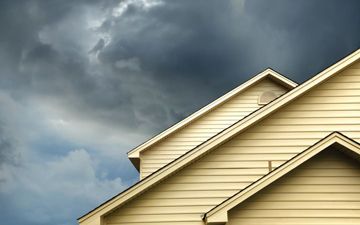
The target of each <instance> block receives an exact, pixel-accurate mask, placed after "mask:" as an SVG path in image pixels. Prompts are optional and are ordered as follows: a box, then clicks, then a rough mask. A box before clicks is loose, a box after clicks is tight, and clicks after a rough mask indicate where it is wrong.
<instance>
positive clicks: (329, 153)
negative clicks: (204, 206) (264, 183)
mask: <svg viewBox="0 0 360 225" xmlns="http://www.w3.org/2000/svg"><path fill="white" fill-rule="evenodd" d="M227 224H228V225H235V224H244V225H262V224H264V225H299V224H301V225H307V224H311V225H314V224H321V225H325V224H343V225H346V224H360V164H359V162H358V161H355V160H354V159H352V158H349V156H347V155H345V154H344V153H342V152H339V151H334V150H326V151H325V152H322V153H320V154H319V155H318V156H315V157H314V158H313V159H310V160H309V161H308V162H305V163H304V164H303V165H301V166H300V167H298V168H296V169H295V170H294V171H292V172H290V173H289V174H287V175H286V176H285V177H283V178H281V179H280V180H278V181H276V182H275V183H273V184H271V185H270V186H269V187H267V188H265V189H264V190H262V191H260V192H258V193H257V194H256V195H255V196H253V197H251V198H250V199H248V200H247V201H245V202H243V203H242V204H240V205H239V206H237V207H235V208H234V209H232V210H230V212H229V222H228V223H227Z"/></svg>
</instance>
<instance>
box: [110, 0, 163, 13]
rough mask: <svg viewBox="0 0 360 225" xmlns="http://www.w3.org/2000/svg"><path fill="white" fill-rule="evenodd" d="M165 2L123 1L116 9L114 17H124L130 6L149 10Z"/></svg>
mask: <svg viewBox="0 0 360 225" xmlns="http://www.w3.org/2000/svg"><path fill="white" fill-rule="evenodd" d="M162 3H163V2H162V1H159V0H125V1H121V2H120V3H119V5H118V7H116V8H114V9H113V11H112V15H113V16H114V17H120V16H122V15H123V14H124V13H125V12H126V10H127V9H128V8H129V7H130V6H136V7H139V8H141V9H143V10H148V9H150V8H152V7H155V6H158V5H161V4H162Z"/></svg>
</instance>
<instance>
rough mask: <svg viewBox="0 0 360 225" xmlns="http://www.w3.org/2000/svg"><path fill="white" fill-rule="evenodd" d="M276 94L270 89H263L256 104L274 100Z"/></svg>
mask: <svg viewBox="0 0 360 225" xmlns="http://www.w3.org/2000/svg"><path fill="white" fill-rule="evenodd" d="M276 97H277V96H276V94H275V93H274V92H272V91H265V92H263V93H261V94H260V96H259V99H258V104H259V105H266V104H268V103H269V102H271V101H272V100H274V99H275V98H276Z"/></svg>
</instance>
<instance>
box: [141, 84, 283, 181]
mask: <svg viewBox="0 0 360 225" xmlns="http://www.w3.org/2000/svg"><path fill="white" fill-rule="evenodd" d="M264 91H273V92H274V93H275V94H276V95H277V96H279V95H282V94H284V93H285V92H287V89H286V88H285V87H283V86H281V85H279V84H277V83H276V82H274V81H272V80H271V79H269V78H265V79H263V80H261V81H260V82H258V83H257V84H255V85H254V86H252V87H250V88H248V89H247V90H245V91H242V92H241V93H239V94H238V95H237V96H234V97H233V98H232V99H230V100H229V101H227V102H225V103H224V104H222V105H221V106H219V107H217V108H216V109H214V110H212V111H210V112H209V113H207V114H205V115H204V116H202V117H201V118H199V119H197V120H196V121H194V122H192V123H191V124H189V125H187V126H186V127H184V128H182V129H180V130H179V131H177V132H175V133H174V134H171V135H170V136H169V137H167V138H166V139H164V140H162V141H160V142H159V143H157V144H155V145H154V146H152V147H151V148H149V149H147V150H146V151H144V152H142V153H141V156H140V158H141V165H140V178H141V179H142V178H144V177H146V176H148V175H149V174H151V173H152V172H154V171H156V170H157V169H159V168H161V167H163V166H164V165H166V164H168V163H169V162H171V161H173V160H174V159H176V158H178V157H179V156H181V155H183V154H184V153H186V152H187V151H189V150H191V149H192V148H194V147H196V146H197V145H199V144H201V143H203V142H204V141H206V140H207V139H209V138H210V137H212V136H214V135H215V134H217V133H219V132H220V131H222V130H223V129H225V128H227V127H228V126H230V125H232V124H234V123H235V122H237V121H239V120H240V119H242V118H243V117H245V116H246V115H248V114H249V113H251V112H253V111H255V110H256V109H258V108H259V107H261V106H260V105H258V104H257V103H258V97H259V95H260V94H261V93H263V92H264Z"/></svg>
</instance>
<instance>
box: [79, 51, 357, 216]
mask: <svg viewBox="0 0 360 225" xmlns="http://www.w3.org/2000/svg"><path fill="white" fill-rule="evenodd" d="M358 59H360V49H358V50H357V51H355V52H353V53H352V54H350V55H348V56H347V57H345V58H343V59H342V60H340V61H339V62H337V63H336V64H334V65H332V66H330V67H329V68H327V69H325V70H324V71H322V72H320V73H319V74H317V75H316V76H314V77H313V78H311V79H309V80H308V81H306V82H304V83H303V84H301V85H299V86H297V87H296V88H294V89H293V90H292V91H289V92H287V93H285V94H284V95H282V96H280V97H278V98H277V99H275V100H273V101H272V102H270V103H269V104H267V105H265V106H264V107H262V108H259V109H258V110H256V111H254V112H253V113H251V114H249V115H248V116H246V117H245V118H243V119H242V120H240V121H238V122H237V123H235V124H233V125H232V126H230V127H228V128H226V129H225V130H223V131H222V132H220V133H218V134H217V135H215V136H214V137H212V138H210V139H208V140H207V141H206V142H204V143H202V144H201V145H199V146H197V147H195V148H193V149H192V150H190V151H188V152H187V153H185V154H184V155H182V156H180V157H179V158H177V159H176V160H174V161H172V162H171V163H169V164H167V165H165V166H164V167H162V168H160V169H159V170H157V171H156V172H154V173H152V174H151V175H149V176H147V177H146V178H144V179H142V180H141V181H139V182H138V183H136V184H134V185H133V186H132V187H130V188H128V189H127V190H125V191H123V192H121V193H120V194H118V195H116V196H114V197H113V198H111V199H109V200H108V201H106V202H105V203H103V204H101V205H100V206H98V207H96V208H95V209H93V210H92V211H90V212H88V213H87V214H85V215H83V216H82V217H80V218H79V219H78V221H79V222H83V221H85V220H87V219H88V218H90V217H93V216H102V215H105V214H107V213H109V212H110V211H112V210H114V209H115V208H116V207H119V206H120V205H122V204H124V203H125V202H127V201H129V200H131V199H133V198H135V197H136V196H138V195H139V194H141V193H142V192H144V191H145V190H147V189H148V188H150V187H152V186H153V185H155V184H157V183H159V182H160V181H162V180H163V179H165V178H167V177H169V176H170V175H172V174H174V173H175V172H177V171H178V170H180V169H182V168H184V167H185V166H187V165H188V164H190V163H191V162H193V161H194V160H196V159H197V158H199V157H201V156H203V155H204V154H205V153H207V152H208V151H210V150H211V149H213V148H214V147H216V146H218V145H220V144H222V143H224V142H225V141H227V140H228V139H230V138H231V137H233V136H234V135H236V134H238V133H239V132H241V131H243V130H245V129H246V128H248V127H250V126H251V125H253V124H255V123H256V122H258V121H259V120H261V119H262V118H265V117H266V116H267V115H269V114H271V113H272V112H274V111H275V110H277V109H278V108H280V107H282V106H283V105H285V104H286V103H288V102H290V101H292V100H294V99H296V98H297V97H299V96H300V95H302V94H304V93H305V92H306V91H308V90H310V89H311V88H313V87H315V86H316V85H318V84H320V83H322V82H323V81H325V80H326V79H328V78H330V77H331V76H333V75H334V74H336V73H337V72H339V71H341V70H343V69H344V68H346V67H347V66H349V65H351V64H352V63H353V62H355V61H356V60H358Z"/></svg>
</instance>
